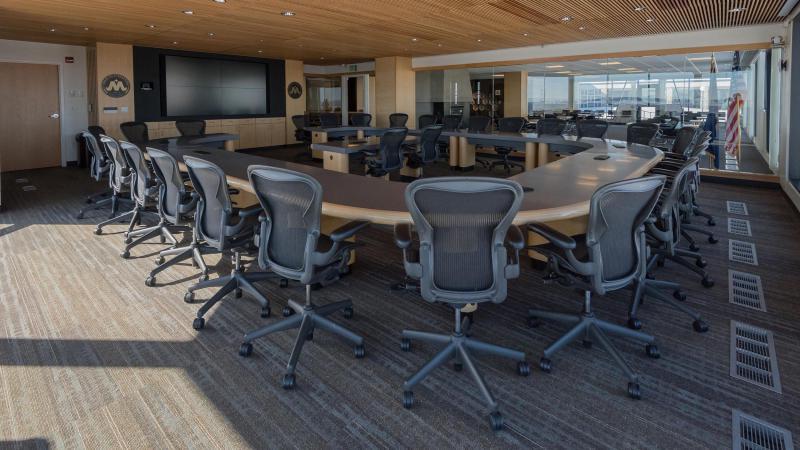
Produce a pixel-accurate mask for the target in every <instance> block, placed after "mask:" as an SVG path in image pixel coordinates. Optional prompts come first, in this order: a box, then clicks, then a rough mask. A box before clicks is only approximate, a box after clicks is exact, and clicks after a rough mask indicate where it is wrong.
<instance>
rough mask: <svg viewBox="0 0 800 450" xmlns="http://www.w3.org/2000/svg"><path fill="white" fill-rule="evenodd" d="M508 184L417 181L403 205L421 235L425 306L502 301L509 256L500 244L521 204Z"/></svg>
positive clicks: (515, 187) (515, 185) (519, 195)
mask: <svg viewBox="0 0 800 450" xmlns="http://www.w3.org/2000/svg"><path fill="white" fill-rule="evenodd" d="M522 195H523V193H522V186H520V185H519V184H518V183H517V182H515V181H512V180H501V179H494V178H479V177H458V178H453V177H446V178H428V179H423V180H417V181H414V182H413V183H411V184H409V186H408V188H406V193H405V200H406V205H407V207H408V210H409V212H410V213H411V218H412V219H413V221H414V227H415V229H416V231H417V233H418V234H419V240H420V249H419V261H420V266H421V269H422V276H421V278H420V291H421V293H422V297H423V298H424V299H425V300H428V301H431V302H433V301H437V302H448V303H455V304H462V303H471V302H483V301H492V302H501V301H503V300H504V299H505V297H506V292H507V291H506V266H507V264H508V255H507V253H506V248H505V246H504V245H503V242H504V240H505V237H506V233H507V232H508V229H509V227H510V226H511V223H512V220H513V219H514V216H516V214H517V211H519V207H520V204H521V203H522Z"/></svg>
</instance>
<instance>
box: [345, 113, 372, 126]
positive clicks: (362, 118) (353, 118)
mask: <svg viewBox="0 0 800 450" xmlns="http://www.w3.org/2000/svg"><path fill="white" fill-rule="evenodd" d="M370 122H372V114H367V113H353V114H350V125H352V126H354V127H368V126H369V124H370Z"/></svg>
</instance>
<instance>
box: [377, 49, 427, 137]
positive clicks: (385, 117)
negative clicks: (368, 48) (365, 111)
mask: <svg viewBox="0 0 800 450" xmlns="http://www.w3.org/2000/svg"><path fill="white" fill-rule="evenodd" d="M416 109H417V108H416V74H415V73H414V71H413V70H411V58H409V57H406V56H387V57H384V58H376V59H375V115H376V126H378V127H388V126H389V114H392V113H396V112H397V113H405V114H408V124H407V126H408V127H409V128H416V124H417V117H416Z"/></svg>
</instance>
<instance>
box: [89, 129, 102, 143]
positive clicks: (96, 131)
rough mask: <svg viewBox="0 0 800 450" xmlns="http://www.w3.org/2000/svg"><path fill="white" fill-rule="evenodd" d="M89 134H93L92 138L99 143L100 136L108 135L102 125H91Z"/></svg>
mask: <svg viewBox="0 0 800 450" xmlns="http://www.w3.org/2000/svg"><path fill="white" fill-rule="evenodd" d="M89 133H92V136H94V138H95V139H97V140H98V141H99V140H100V135H101V134H106V129H105V128H103V127H101V126H100V125H89Z"/></svg>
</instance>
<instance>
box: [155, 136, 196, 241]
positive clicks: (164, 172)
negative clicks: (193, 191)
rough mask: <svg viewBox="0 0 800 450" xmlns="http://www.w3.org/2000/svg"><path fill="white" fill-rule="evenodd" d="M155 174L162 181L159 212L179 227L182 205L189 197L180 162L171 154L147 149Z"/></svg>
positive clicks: (159, 194) (159, 192) (159, 193)
mask: <svg viewBox="0 0 800 450" xmlns="http://www.w3.org/2000/svg"><path fill="white" fill-rule="evenodd" d="M146 150H147V154H148V156H150V162H152V163H153V173H155V176H156V178H158V180H159V181H161V185H160V186H159V191H158V212H159V214H160V215H161V217H163V218H164V219H166V220H168V221H169V222H170V223H172V224H175V225H177V224H178V223H179V222H180V219H181V217H180V205H181V204H182V203H184V201H185V200H186V197H187V195H188V191H187V189H186V184H184V182H183V178H182V177H181V171H180V168H179V167H178V161H177V160H176V159H175V158H174V157H173V156H172V155H170V154H169V153H167V152H165V151H163V150H158V149H155V148H151V147H147V149H146Z"/></svg>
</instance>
